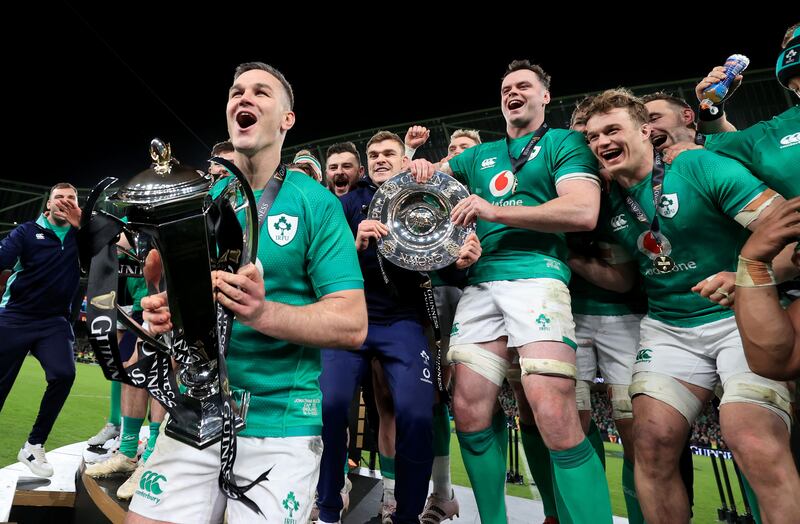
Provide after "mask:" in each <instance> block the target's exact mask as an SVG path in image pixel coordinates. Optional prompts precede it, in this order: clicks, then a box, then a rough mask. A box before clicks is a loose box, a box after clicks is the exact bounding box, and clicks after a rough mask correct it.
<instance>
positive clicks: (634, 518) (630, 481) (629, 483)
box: [622, 459, 644, 524]
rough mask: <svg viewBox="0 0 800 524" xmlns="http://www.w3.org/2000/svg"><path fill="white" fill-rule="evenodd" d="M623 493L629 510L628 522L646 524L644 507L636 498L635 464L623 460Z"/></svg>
mask: <svg viewBox="0 0 800 524" xmlns="http://www.w3.org/2000/svg"><path fill="white" fill-rule="evenodd" d="M622 493H623V494H624V495H625V507H626V508H627V509H628V522H629V523H630V524H644V515H643V514H642V507H641V506H640V505H639V498H638V497H637V496H636V483H635V479H634V478H633V464H632V463H631V462H629V461H628V460H626V459H622Z"/></svg>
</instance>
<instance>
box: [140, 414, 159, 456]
mask: <svg viewBox="0 0 800 524" xmlns="http://www.w3.org/2000/svg"><path fill="white" fill-rule="evenodd" d="M160 427H161V422H151V423H150V436H149V437H148V438H147V446H145V448H144V453H142V460H143V461H145V462H146V461H147V459H148V458H150V455H151V454H152V453H153V449H155V447H156V439H157V438H158V430H159V428H160Z"/></svg>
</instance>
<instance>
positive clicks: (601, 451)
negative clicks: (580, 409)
mask: <svg viewBox="0 0 800 524" xmlns="http://www.w3.org/2000/svg"><path fill="white" fill-rule="evenodd" d="M586 438H588V439H589V442H591V444H592V447H593V448H594V452H595V453H597V457H598V458H599V459H600V463H601V464H603V469H606V448H604V447H603V437H601V436H600V430H599V429H598V427H597V424H595V423H594V419H592V420H591V421H590V422H589V434H588V435H586Z"/></svg>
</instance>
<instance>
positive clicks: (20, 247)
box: [0, 183, 81, 477]
mask: <svg viewBox="0 0 800 524" xmlns="http://www.w3.org/2000/svg"><path fill="white" fill-rule="evenodd" d="M80 217H81V210H80V208H79V207H78V193H77V191H76V190H75V188H74V187H73V186H72V185H70V184H67V183H60V184H56V185H55V186H54V187H53V188H52V189H51V191H50V197H49V198H48V200H47V212H46V213H43V214H42V215H40V216H39V218H38V219H37V220H36V221H35V222H33V221H31V222H25V223H24V224H22V225H20V226H18V227H17V228H16V229H14V230H13V231H11V233H9V235H8V236H7V237H6V238H4V239H2V240H0V270H2V269H12V271H13V273H12V275H11V277H10V278H9V279H8V283H7V285H6V290H5V293H4V294H3V297H2V300H0V411H2V409H3V405H4V404H5V401H6V397H7V396H8V393H9V392H10V391H11V386H13V385H14V381H15V380H16V378H17V374H18V373H19V370H20V368H21V367H22V364H23V362H24V361H25V356H26V355H27V354H28V352H30V353H31V354H32V355H33V356H34V357H36V359H37V360H39V363H40V364H41V366H42V368H43V369H44V371H45V376H46V378H47V389H46V390H45V392H44V396H43V397H42V402H41V405H40V406H39V413H38V416H37V417H36V422H34V425H33V429H32V430H31V433H30V435H29V436H28V441H27V442H26V443H25V445H24V446H23V447H22V449H20V451H19V454H18V455H17V458H18V459H19V461H20V462H22V463H23V464H25V465H26V466H27V467H28V468H29V469H30V470H31V472H33V473H34V474H36V475H39V476H42V477H50V476H52V475H53V466H51V465H50V464H49V463H48V462H47V458H46V456H45V450H44V443H45V441H46V440H47V437H48V436H49V435H50V431H51V430H52V429H53V424H55V421H56V418H58V414H59V413H60V412H61V408H62V407H63V406H64V402H65V401H66V400H67V396H69V392H70V389H71V388H72V383H73V381H74V380H75V358H74V354H73V349H72V343H73V341H74V339H75V337H74V335H73V332H72V326H71V325H70V322H69V318H70V309H71V306H72V302H73V298H74V297H75V293H76V292H77V290H78V282H79V279H80V268H79V265H78V245H77V240H76V231H77V227H78V225H79V224H80Z"/></svg>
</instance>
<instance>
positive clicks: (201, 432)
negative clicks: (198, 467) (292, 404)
mask: <svg viewBox="0 0 800 524" xmlns="http://www.w3.org/2000/svg"><path fill="white" fill-rule="evenodd" d="M190 398H191V397H184V399H185V400H189V399H190ZM240 398H241V400H240V401H234V405H235V406H236V409H234V410H232V411H233V419H232V421H231V423H232V424H233V429H234V432H237V433H238V432H239V431H240V430H242V429H244V427H245V419H246V418H247V405H248V403H249V401H250V395H249V394H244V395H241V396H240ZM191 400H193V402H191V408H193V409H180V407H179V409H178V412H177V413H176V414H175V416H174V417H173V416H172V415H170V419H169V422H168V423H167V426H166V428H165V429H164V433H166V434H167V435H169V436H170V437H172V438H174V439H175V440H178V441H180V442H183V443H184V444H188V445H189V446H192V447H195V448H198V449H204V448H207V447H208V446H210V445H212V444H215V443H216V442H218V441H219V440H220V439H221V438H222V429H223V423H224V421H223V417H222V398H221V396H220V395H219V394H217V395H213V396H211V397H210V398H208V399H207V400H203V401H197V400H194V399H191ZM183 407H187V406H186V405H184V406H183Z"/></svg>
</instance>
